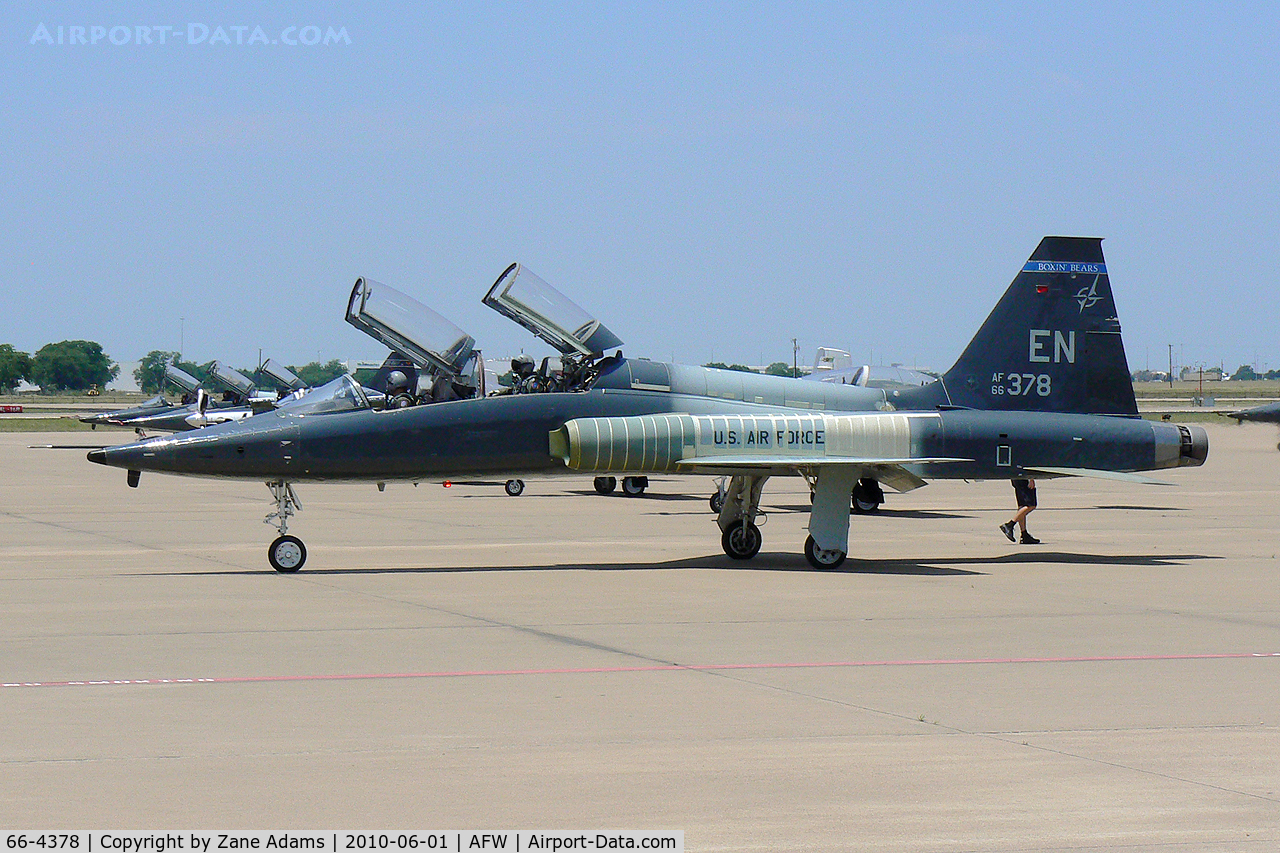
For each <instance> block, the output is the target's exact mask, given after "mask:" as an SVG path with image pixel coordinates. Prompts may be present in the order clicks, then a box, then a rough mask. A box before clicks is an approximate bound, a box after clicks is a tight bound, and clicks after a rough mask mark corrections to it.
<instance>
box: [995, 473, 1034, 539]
mask: <svg viewBox="0 0 1280 853" xmlns="http://www.w3.org/2000/svg"><path fill="white" fill-rule="evenodd" d="M1013 495H1014V497H1015V498H1017V501H1018V513H1017V515H1015V516H1014V517H1013V518H1011V519H1009V520H1008V521H1006V522H1005V523H1004V524H1002V525H1000V532H1001V533H1003V534H1004V535H1005V536H1008V537H1009V541H1010V542H1019V541H1020V542H1021V543H1022V544H1023V545H1039V544H1040V540H1039V539H1037V538H1036V537H1034V536H1032V535H1031V534H1030V533H1028V532H1027V516H1028V515H1030V514H1031V512H1032V511H1033V510H1034V509H1035V508H1036V481H1035V480H1014V481H1013ZM1015 524H1016V525H1017V526H1018V527H1020V528H1021V529H1022V538H1021V539H1020V540H1019V539H1014V538H1013V527H1014V525H1015Z"/></svg>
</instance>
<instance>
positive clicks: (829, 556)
mask: <svg viewBox="0 0 1280 853" xmlns="http://www.w3.org/2000/svg"><path fill="white" fill-rule="evenodd" d="M847 556H848V555H847V554H846V553H845V552H844V551H823V550H821V549H820V548H818V543H817V542H814V541H813V537H812V536H810V537H808V538H807V539H805V540H804V558H805V559H806V560H808V561H809V565H811V566H813V567H814V568H815V569H819V570H821V571H824V572H829V571H831V570H832V569H838V568H840V566H841V565H842V564H843V563H844V559H845V557H847Z"/></svg>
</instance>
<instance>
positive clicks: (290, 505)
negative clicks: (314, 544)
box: [262, 480, 307, 574]
mask: <svg viewBox="0 0 1280 853" xmlns="http://www.w3.org/2000/svg"><path fill="white" fill-rule="evenodd" d="M267 488H268V489H270V490H271V497H272V499H273V500H275V502H276V511H275V512H271V513H267V517H266V518H264V519H263V520H262V523H263V524H270V525H272V526H273V527H275V529H276V530H277V531H279V533H280V535H279V536H277V537H276V539H275V541H273V542H272V543H271V544H270V545H269V546H268V547H267V562H269V563H271V568H273V569H275V570H276V571H277V572H283V573H285V574H292V573H293V572H296V571H297V570H298V569H300V568H302V564H303V563H305V562H306V561H307V546H306V545H303V544H302V540H301V539H299V538H298V537H297V536H290V535H288V531H289V517H290V516H292V515H293V514H294V513H296V512H300V511H301V510H302V502H301V501H299V500H298V495H297V494H296V493H295V492H294V491H293V485H292V484H290V483H289V482H287V481H285V480H276V481H274V482H270V483H267Z"/></svg>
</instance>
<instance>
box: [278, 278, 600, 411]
mask: <svg viewBox="0 0 1280 853" xmlns="http://www.w3.org/2000/svg"><path fill="white" fill-rule="evenodd" d="M483 302H484V304H486V305H488V306H489V307H490V308H493V309H494V310H495V311H497V312H498V313H500V314H502V315H503V316H504V317H507V318H508V319H511V320H514V321H515V322H517V323H519V324H520V325H521V326H523V327H524V328H526V329H528V330H529V331H531V332H533V333H534V334H535V335H536V336H537V337H539V338H541V339H542V340H544V341H546V342H547V343H549V344H550V345H551V346H552V347H554V348H555V349H556V350H558V351H559V355H552V356H547V357H545V358H543V359H541V360H540V361H537V360H535V359H534V358H532V357H531V356H527V355H523V354H522V355H520V356H517V357H516V358H514V359H512V361H511V378H512V385H511V386H509V387H505V388H502V389H495V390H494V391H493V392H492V393H494V394H527V393H546V392H552V391H584V390H586V389H588V388H590V387H592V385H593V384H594V383H595V381H596V379H597V378H598V377H600V376H601V375H602V374H603V373H605V372H607V371H608V370H609V368H610V366H611V365H614V364H616V363H618V362H621V361H622V358H621V352H620V351H619V352H618V353H617V354H616V355H613V356H609V357H606V356H604V351H605V350H607V349H614V348H616V347H619V346H621V345H622V341H621V339H619V338H618V337H617V336H616V335H614V334H613V332H611V331H610V330H609V329H608V328H607V327H606V326H605V325H604V324H603V323H601V322H600V321H599V320H598V319H596V318H594V317H592V316H591V315H590V314H589V313H588V312H587V311H586V310H584V309H583V308H582V307H581V306H579V305H578V304H577V303H575V302H574V301H573V300H571V299H569V298H568V297H567V296H565V295H564V294H562V293H560V292H559V291H557V290H556V289H555V288H553V287H552V286H551V285H549V284H547V282H545V281H543V280H542V279H541V278H539V277H538V276H537V275H535V274H534V273H532V272H531V271H529V270H528V269H526V268H524V267H523V266H521V265H520V264H512V265H511V266H509V267H507V269H506V270H505V271H504V272H503V273H502V275H501V276H499V277H498V280H497V281H496V282H494V284H493V286H492V287H491V288H489V292H488V293H487V294H486V295H485V297H484V299H483ZM346 320H347V322H348V323H350V324H351V325H353V326H355V327H356V328H357V329H359V330H360V331H362V332H364V333H365V334H367V335H369V336H370V337H372V338H373V339H374V340H376V341H378V342H379V343H382V344H383V345H385V346H386V347H388V348H389V349H390V350H391V355H390V356H388V357H387V359H386V360H385V361H384V362H383V364H382V367H381V368H379V370H378V371H377V373H376V374H375V375H374V376H373V377H372V378H371V379H366V380H365V386H364V388H363V390H360V389H359V386H358V385H357V387H356V389H355V390H358V391H359V393H360V394H361V395H362V396H363V405H360V406H353V405H350V404H349V403H348V402H345V401H344V402H343V403H341V404H333V405H339V406H341V407H345V408H363V407H364V406H371V407H372V408H375V409H383V408H386V409H397V408H405V407H407V406H415V405H422V404H425V403H437V402H444V401H448V400H458V399H468V398H471V397H483V396H486V393H487V391H488V389H487V388H486V382H485V365H484V358H483V355H482V354H481V352H480V350H478V349H476V346H475V343H476V341H475V338H473V337H471V336H470V335H468V334H467V333H466V332H464V331H463V330H462V329H460V328H459V327H457V326H456V325H454V324H453V323H451V322H450V321H449V320H447V319H445V318H444V317H442V316H440V315H439V314H437V313H436V312H435V311H433V310H432V309H430V308H428V307H427V306H426V305H423V304H422V303H421V302H419V301H418V300H416V299H414V298H413V297H412V296H409V295H408V294H406V293H402V292H400V291H399V290H396V289H395V288H394V287H391V286H389V285H386V284H383V283H381V282H378V281H373V280H371V279H368V278H363V277H362V278H358V279H356V283H355V286H354V287H353V288H352V289H351V296H350V298H349V299H348V301H347V312H346ZM333 384H334V383H330V385H328V386H325V388H324V389H317V391H313V392H311V394H310V395H308V399H310V398H311V397H313V396H314V395H315V394H317V393H318V392H319V391H322V390H326V389H330V390H331V391H334V392H336V391H338V390H341V389H333V388H332V386H333ZM353 384H354V383H353ZM345 393H347V394H350V393H351V389H347V391H346V392H345ZM316 405H318V406H321V407H322V408H321V410H322V411H337V410H342V409H341V408H333V407H332V405H331V404H330V403H328V402H323V401H317V403H316ZM286 410H287V411H288V412H290V413H295V414H296V413H306V414H314V413H317V412H313V411H310V410H302V411H301V412H300V410H299V409H298V408H297V404H294V403H289V404H287V409H286Z"/></svg>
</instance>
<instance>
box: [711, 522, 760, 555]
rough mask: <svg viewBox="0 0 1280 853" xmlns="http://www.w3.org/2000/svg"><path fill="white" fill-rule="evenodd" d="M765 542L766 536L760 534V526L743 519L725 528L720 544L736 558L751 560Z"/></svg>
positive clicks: (727, 552)
mask: <svg viewBox="0 0 1280 853" xmlns="http://www.w3.org/2000/svg"><path fill="white" fill-rule="evenodd" d="M763 544H764V537H763V536H761V535H760V528H759V527H756V526H755V525H754V524H747V523H746V522H744V521H742V520H741V519H739V520H738V521H735V522H734V523H733V524H730V525H729V526H728V527H727V528H725V531H724V534H723V535H722V536H721V537H720V546H721V547H722V548H724V552H725V553H726V554H728V555H729V556H730V557H732V558H733V559H735V560H750V559H751V558H752V557H754V556H755V555H756V554H759V553H760V546H761V545H763Z"/></svg>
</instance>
